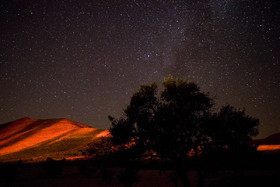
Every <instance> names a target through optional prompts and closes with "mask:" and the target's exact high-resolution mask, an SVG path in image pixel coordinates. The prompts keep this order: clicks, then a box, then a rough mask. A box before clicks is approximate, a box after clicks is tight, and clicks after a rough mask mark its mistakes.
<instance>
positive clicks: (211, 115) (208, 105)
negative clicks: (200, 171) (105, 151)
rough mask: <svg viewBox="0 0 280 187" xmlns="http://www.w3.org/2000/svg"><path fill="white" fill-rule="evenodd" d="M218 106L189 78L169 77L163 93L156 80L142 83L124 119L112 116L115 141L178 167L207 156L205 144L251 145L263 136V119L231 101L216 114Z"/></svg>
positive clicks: (221, 146) (222, 146)
mask: <svg viewBox="0 0 280 187" xmlns="http://www.w3.org/2000/svg"><path fill="white" fill-rule="evenodd" d="M213 105H214V102H213V99H211V98H210V96H209V94H208V93H204V92H202V91H201V90H200V88H199V87H198V86H197V84H195V83H192V82H188V81H187V80H182V79H174V78H173V77H172V76H169V77H167V78H166V79H165V80H164V81H163V90H162V91H161V92H158V87H157V85H156V83H152V84H150V85H142V86H140V89H139V90H138V91H137V92H136V93H135V94H134V95H133V96H132V98H131V100H130V103H129V105H128V106H127V107H126V109H125V110H124V114H123V116H122V117H120V118H119V119H116V118H113V117H111V116H109V119H110V120H111V122H112V127H111V134H112V141H113V143H115V144H116V145H120V146H123V147H125V148H128V147H129V148H135V150H137V152H138V156H140V157H142V156H145V154H146V153H147V152H149V153H153V154H155V155H156V156H157V157H158V158H159V159H161V160H170V161H174V162H176V163H178V164H179V165H180V164H181V163H184V162H185V161H187V160H188V159H189V158H190V157H198V156H199V155H201V154H204V153H205V152H206V151H204V150H206V148H209V149H211V148H212V149H215V150H216V149H225V148H227V149H228V150H240V148H241V147H242V148H244V147H248V146H249V144H250V140H251V138H252V137H253V136H256V135H257V134H258V131H257V126H258V124H259V121H258V119H255V118H253V117H251V116H247V115H246V114H245V111H244V110H237V109H235V108H233V107H232V106H229V105H228V106H224V107H222V108H221V109H220V111H219V112H215V111H213ZM128 145H129V146H128ZM209 149H208V150H209ZM191 152H193V153H194V154H190V153H191Z"/></svg>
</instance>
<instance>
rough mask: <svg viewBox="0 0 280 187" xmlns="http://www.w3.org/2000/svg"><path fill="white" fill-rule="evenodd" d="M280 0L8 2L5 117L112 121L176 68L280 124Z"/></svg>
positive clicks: (4, 7) (1, 85) (2, 75)
mask: <svg viewBox="0 0 280 187" xmlns="http://www.w3.org/2000/svg"><path fill="white" fill-rule="evenodd" d="M277 5H278V2H277V0H258V1H256V0H254V1H253V0H249V1H241V0H240V1H234V0H222V1H220V0H199V1H183V0H182V1H181V0H179V1H152V0H149V1H140V0H134V1H111V0H109V1H59V2H52V3H51V2H48V1H43V2H41V1H40V2H24V1H23V2H21V1H17V2H10V1H5V2H3V3H1V5H0V8H1V19H0V24H1V32H0V40H1V41H0V89H1V91H0V111H1V113H0V123H5V122H8V121H12V120H15V119H17V118H20V117H24V116H30V117H34V118H56V117H67V118H71V119H73V120H77V121H80V122H82V123H86V124H88V125H92V126H94V127H98V128H108V127H109V125H110V122H109V120H108V119H107V116H108V115H113V116H116V117H117V116H119V115H120V114H121V111H122V109H123V108H125V106H126V104H127V103H128V102H129V99H130V97H131V96H132V94H133V93H134V92H135V91H137V89H138V87H139V85H141V84H146V83H151V82H154V81H155V82H157V83H159V84H160V82H161V81H162V80H163V79H164V77H166V76H168V75H169V74H172V75H173V76H175V77H181V78H188V79H189V80H190V81H194V82H196V83H198V85H199V86H200V87H201V89H202V90H203V91H205V92H210V94H211V96H212V97H214V98H216V103H217V108H218V107H219V106H221V105H224V104H227V103H229V104H232V105H233V106H235V107H237V108H246V110H247V113H248V114H250V115H253V116H255V117H258V118H260V120H261V127H260V131H261V134H260V135H261V136H265V135H268V134H271V133H273V132H278V131H279V129H280V126H279V125H280V107H279V106H280V98H279V93H280V76H279V75H280V64H279V58H280V51H279V50H280V34H279V31H280V25H279V23H278V20H279V19H280V15H279V12H280V9H279V6H277Z"/></svg>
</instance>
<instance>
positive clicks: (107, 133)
mask: <svg viewBox="0 0 280 187" xmlns="http://www.w3.org/2000/svg"><path fill="white" fill-rule="evenodd" d="M109 134H110V131H108V130H104V131H102V132H101V133H99V134H98V135H96V137H97V138H99V137H104V136H108V135H109Z"/></svg>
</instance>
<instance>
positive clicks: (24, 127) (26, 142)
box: [0, 118, 109, 157]
mask: <svg viewBox="0 0 280 187" xmlns="http://www.w3.org/2000/svg"><path fill="white" fill-rule="evenodd" d="M0 134H1V137H0V157H1V156H3V155H9V154H14V155H15V154H16V153H18V152H22V151H25V150H28V149H30V150H33V151H35V152H36V149H35V148H36V147H38V150H39V149H40V150H45V152H48V150H49V152H50V153H51V152H52V151H55V152H59V151H60V150H59V146H61V150H63V151H67V150H66V147H67V146H64V145H66V144H69V143H68V142H73V144H75V146H74V145H73V146H72V147H71V145H68V149H74V148H77V147H82V146H84V145H85V144H87V143H89V142H90V141H92V140H93V139H94V138H98V137H102V136H107V135H108V134H109V131H106V130H101V129H97V128H93V127H90V126H88V125H85V124H82V123H79V122H76V121H73V120H69V119H64V118H59V119H32V118H22V119H18V120H16V121H13V122H10V123H7V124H4V125H1V126H0ZM74 141H76V142H79V143H80V144H77V143H75V142H74ZM51 145H56V146H57V147H56V149H55V150H54V149H53V148H52V147H51ZM58 145H59V146H58ZM76 154H77V153H76ZM37 156H38V155H37ZM39 156H40V155H39Z"/></svg>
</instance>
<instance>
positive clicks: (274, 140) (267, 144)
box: [253, 133, 280, 151]
mask: <svg viewBox="0 0 280 187" xmlns="http://www.w3.org/2000/svg"><path fill="white" fill-rule="evenodd" d="M253 144H255V145H257V146H258V148H257V149H258V151H273V150H280V133H276V134H272V135H270V136H268V137H266V138H264V139H258V140H253Z"/></svg>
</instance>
